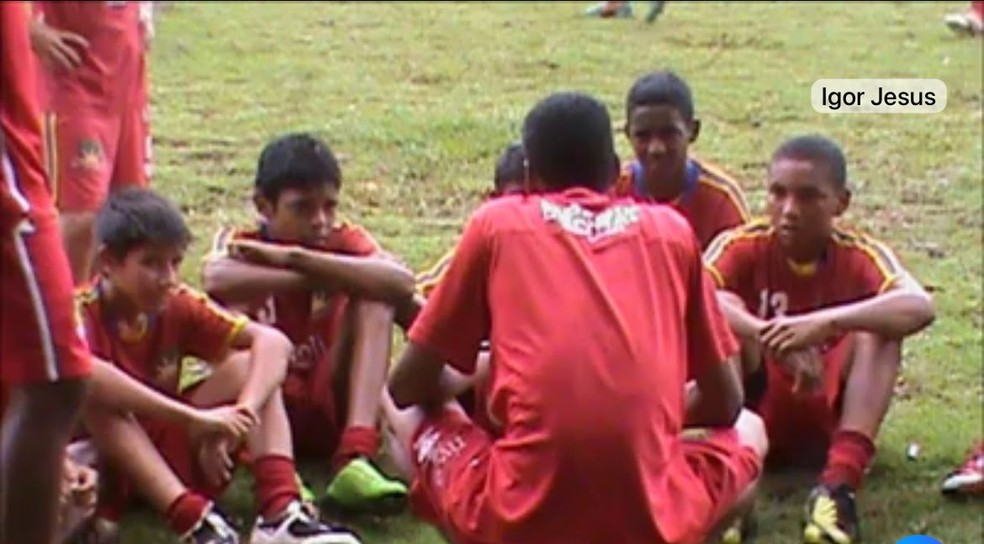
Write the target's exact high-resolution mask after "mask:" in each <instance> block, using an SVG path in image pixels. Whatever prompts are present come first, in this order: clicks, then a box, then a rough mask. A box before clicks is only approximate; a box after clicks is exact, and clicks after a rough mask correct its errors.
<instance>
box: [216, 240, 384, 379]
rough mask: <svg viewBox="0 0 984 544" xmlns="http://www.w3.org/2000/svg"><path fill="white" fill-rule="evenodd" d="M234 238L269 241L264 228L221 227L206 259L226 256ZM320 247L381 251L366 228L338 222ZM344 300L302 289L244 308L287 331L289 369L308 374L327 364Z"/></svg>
mask: <svg viewBox="0 0 984 544" xmlns="http://www.w3.org/2000/svg"><path fill="white" fill-rule="evenodd" d="M237 239H246V240H261V241H266V242H271V241H272V240H270V238H269V237H268V236H267V235H266V232H265V229H264V228H263V227H260V228H258V229H253V230H237V229H230V228H226V229H222V230H220V231H219V232H218V233H217V234H216V235H215V239H214V241H213V244H212V252H211V254H210V256H209V257H208V258H216V257H221V256H224V255H226V254H227V253H228V245H229V242H231V241H233V240H237ZM322 249H324V251H328V252H332V253H340V254H344V255H352V256H368V255H372V254H374V253H376V252H378V251H381V249H380V246H379V244H378V243H377V242H376V240H374V239H373V237H372V236H371V235H370V234H369V233H368V232H367V231H366V230H365V229H363V228H362V227H359V226H357V225H353V224H350V223H341V224H339V225H338V226H336V227H335V228H333V229H332V231H331V233H329V235H328V241H327V243H326V245H325V247H324V248H322ZM343 300H344V297H342V296H330V295H327V296H326V295H325V294H324V293H322V292H318V291H311V290H303V291H296V292H289V293H277V294H276V295H273V296H270V297H268V298H266V299H264V300H259V301H256V303H255V304H253V305H251V306H250V307H248V308H244V309H243V310H244V311H245V312H246V313H247V314H248V315H249V316H250V317H252V318H253V319H255V320H257V321H259V322H260V323H263V324H265V325H271V326H273V327H276V328H277V329H279V330H280V331H281V332H283V333H284V334H286V335H287V337H288V338H290V340H291V342H293V343H294V352H293V355H292V356H291V359H290V371H291V372H292V373H295V374H296V373H300V374H307V373H308V372H310V371H311V370H312V369H314V368H318V367H321V366H324V365H327V364H328V358H329V351H330V347H331V345H332V343H333V342H334V341H335V335H337V331H336V330H335V329H336V327H335V324H336V322H337V319H338V317H339V316H338V313H339V310H340V308H341V302H342V301H343Z"/></svg>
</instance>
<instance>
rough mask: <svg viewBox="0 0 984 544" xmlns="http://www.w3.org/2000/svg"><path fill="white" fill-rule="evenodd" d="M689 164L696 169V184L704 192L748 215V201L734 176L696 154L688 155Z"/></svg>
mask: <svg viewBox="0 0 984 544" xmlns="http://www.w3.org/2000/svg"><path fill="white" fill-rule="evenodd" d="M690 161H691V164H693V165H694V166H695V167H696V169H697V186H698V189H699V190H702V191H703V192H704V193H705V194H707V195H711V196H714V197H716V198H721V199H724V200H726V201H728V202H730V203H731V204H733V205H734V206H735V207H736V208H737V209H739V210H741V211H742V215H744V216H746V217H747V216H748V202H747V201H746V199H745V191H744V190H743V189H742V187H741V182H740V181H739V180H738V178H737V177H736V176H734V175H733V174H731V173H730V172H728V171H727V170H725V169H724V168H722V167H721V166H720V165H718V164H716V163H713V162H711V161H709V160H707V159H703V158H700V157H697V156H691V157H690Z"/></svg>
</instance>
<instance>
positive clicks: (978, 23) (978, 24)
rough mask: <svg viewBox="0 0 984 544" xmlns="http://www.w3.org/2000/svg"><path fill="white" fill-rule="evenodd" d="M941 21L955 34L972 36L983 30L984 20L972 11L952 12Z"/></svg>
mask: <svg viewBox="0 0 984 544" xmlns="http://www.w3.org/2000/svg"><path fill="white" fill-rule="evenodd" d="M943 22H944V23H946V26H947V27H949V29H950V30H951V31H953V32H954V33H956V34H966V35H970V36H973V35H974V34H980V33H981V32H984V21H982V20H981V18H980V17H978V16H977V15H976V14H974V13H973V12H968V13H953V14H950V15H947V16H946V17H944V18H943Z"/></svg>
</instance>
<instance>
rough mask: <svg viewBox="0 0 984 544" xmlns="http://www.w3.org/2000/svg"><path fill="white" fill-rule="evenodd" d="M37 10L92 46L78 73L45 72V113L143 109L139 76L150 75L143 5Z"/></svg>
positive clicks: (39, 6)
mask: <svg viewBox="0 0 984 544" xmlns="http://www.w3.org/2000/svg"><path fill="white" fill-rule="evenodd" d="M33 4H35V12H36V13H37V16H39V17H42V18H43V19H44V22H45V24H47V25H48V26H51V27H53V28H56V29H58V30H67V31H69V32H74V33H75V34H79V35H81V36H82V37H83V38H85V39H86V40H87V41H88V42H89V47H88V49H86V50H85V51H83V52H81V55H80V56H81V57H82V65H81V66H79V67H78V68H77V69H75V70H73V71H71V72H66V71H63V70H61V69H54V70H52V69H51V68H48V67H45V68H44V69H43V70H42V79H41V81H42V89H41V91H42V94H41V96H42V99H43V107H44V108H45V109H47V110H49V111H55V112H63V111H65V110H67V109H72V108H78V107H79V106H80V105H81V106H88V107H94V108H98V109H99V110H100V111H107V112H109V111H112V112H118V111H122V110H125V109H127V108H129V107H131V106H136V105H139V104H140V98H141V96H140V92H141V90H142V89H141V85H140V83H141V82H140V74H141V73H142V72H143V71H144V70H145V66H144V62H145V58H144V35H143V29H142V26H141V25H142V23H141V22H140V6H139V4H140V2H112V1H99V2H60V1H59V2H33Z"/></svg>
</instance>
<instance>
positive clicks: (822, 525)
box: [803, 485, 861, 544]
mask: <svg viewBox="0 0 984 544" xmlns="http://www.w3.org/2000/svg"><path fill="white" fill-rule="evenodd" d="M860 538H861V535H860V531H859V527H858V514H857V508H856V506H855V504H854V493H853V492H852V491H851V490H850V489H849V488H848V487H847V486H843V485H842V486H838V487H836V488H833V489H830V488H828V487H826V486H822V485H820V486H817V487H815V488H813V491H812V492H810V497H809V498H808V499H807V501H806V522H805V524H804V527H803V542H804V543H805V544H857V543H858V542H860Z"/></svg>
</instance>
